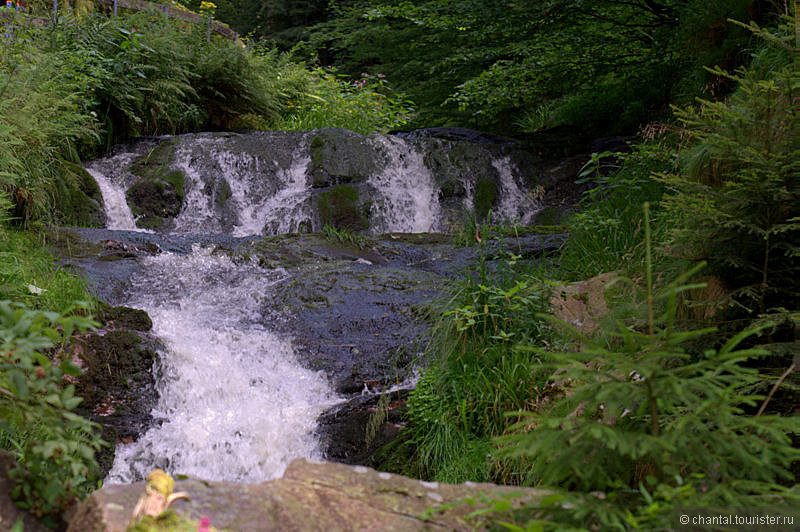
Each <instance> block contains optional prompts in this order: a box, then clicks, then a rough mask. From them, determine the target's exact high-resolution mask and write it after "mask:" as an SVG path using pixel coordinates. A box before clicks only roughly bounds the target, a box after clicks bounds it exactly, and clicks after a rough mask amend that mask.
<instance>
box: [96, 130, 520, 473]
mask: <svg viewBox="0 0 800 532" xmlns="http://www.w3.org/2000/svg"><path fill="white" fill-rule="evenodd" d="M311 139H312V134H304V133H289V132H287V133H280V134H279V133H255V134H252V136H244V135H235V134H233V135H226V134H222V135H217V134H200V135H196V136H187V137H179V138H177V139H175V140H174V141H171V142H173V144H170V145H169V146H173V147H174V154H173V155H172V156H171V157H172V158H171V159H169V162H168V163H167V164H169V165H170V167H171V168H170V169H171V170H175V171H180V172H181V173H182V175H183V178H184V179H183V190H184V198H183V202H182V206H181V210H180V213H179V214H178V216H177V217H175V219H173V220H167V221H166V222H165V223H164V225H163V226H162V229H161V231H162V232H161V233H160V234H159V235H156V236H155V237H154V238H156V239H158V238H161V239H170V238H178V237H176V236H174V235H173V236H170V235H168V234H165V233H164V231H165V230H169V231H171V232H173V233H178V234H180V235H181V236H180V238H181V239H183V240H182V241H190V242H196V241H198V240H202V241H203V242H223V241H224V242H229V241H230V240H231V237H243V236H249V235H267V234H281V233H287V232H293V231H299V230H303V229H304V228H305V227H310V226H311V223H312V220H314V218H315V216H314V215H313V214H312V208H313V207H314V201H315V200H314V197H315V196H314V194H316V193H318V192H317V191H316V190H315V189H314V188H313V187H312V181H314V179H312V178H311V176H312V174H313V172H314V168H316V169H317V170H319V166H318V165H319V164H320V162H319V154H317V159H314V161H315V162H312V156H311V149H310V146H311V144H312V142H311ZM363 139H364V140H363V141H359V142H361V143H362V144H360V146H362V147H363V148H364V149H365V150H368V151H369V156H368V157H367V159H368V160H373V161H378V163H377V165H376V166H374V167H370V168H372V169H371V170H369V171H365V173H363V174H361V175H359V176H355V177H354V176H352V175H349V174H347V173H343V174H342V176H344V177H343V178H345V179H349V181H345V183H347V184H348V186H351V187H354V188H356V187H358V190H359V194H368V195H369V197H368V198H366V197H362V198H361V199H367V200H368V203H365V205H369V204H371V206H370V208H369V213H370V215H369V217H370V219H369V228H370V231H371V232H373V233H383V232H409V233H419V232H427V231H437V230H441V228H442V226H443V220H444V218H445V216H444V212H443V207H442V205H441V204H440V197H439V196H440V188H441V187H440V185H438V184H437V179H439V180H441V179H456V180H459V179H463V180H464V181H463V185H464V186H463V190H464V191H465V194H466V197H465V198H464V200H465V201H466V202H467V203H466V204H465V205H464V208H471V205H472V195H473V194H474V190H475V188H474V180H475V176H474V175H472V174H473V172H475V171H477V169H476V168H475V167H473V166H471V163H470V161H479V163H475V164H476V165H477V166H481V171H483V173H484V174H487V173H488V174H491V179H493V180H495V181H496V182H498V184H499V187H498V188H499V199H500V201H499V204H498V205H497V209H496V213H497V214H498V216H499V217H502V218H505V219H509V220H523V221H524V220H525V219H526V216H528V213H532V212H535V207H536V205H535V203H534V202H532V200H531V198H530V196H529V195H526V194H525V193H523V192H522V190H521V187H520V186H519V185H518V184H517V181H516V180H515V176H514V168H513V163H512V162H511V161H510V160H509V159H508V158H499V159H498V158H495V157H490V156H489V155H487V154H486V153H481V155H480V157H476V156H473V158H472V159H469V158H465V159H457V157H459V155H458V154H459V153H462V152H456V155H454V157H456V159H454V160H452V161H450V160H449V159H448V157H449V156H450V155H449V152H447V153H446V154H445V155H442V154H441V153H440V154H439V155H438V157H440V160H442V161H445V162H443V163H442V164H443V165H445V166H443V167H440V168H439V170H437V172H438V173H436V175H434V171H432V170H431V169H430V168H429V167H428V166H427V165H426V157H425V156H424V155H423V149H424V148H422V147H420V146H419V145H417V144H415V143H413V142H409V141H406V140H402V139H399V138H396V137H390V136H369V137H363ZM154 146H155V143H154V142H152V141H151V142H150V143H149V144H144V145H142V146H139V145H137V147H136V149H130V150H128V151H127V152H122V153H120V154H117V155H115V156H113V157H110V158H107V159H101V160H98V161H95V162H93V163H92V164H91V165H90V166H89V167H88V168H87V169H88V170H89V172H90V173H91V174H92V175H93V176H94V177H95V179H96V180H97V182H98V184H99V185H100V187H101V191H102V194H103V199H104V202H105V207H106V214H107V219H108V228H109V229H119V230H129V231H130V230H138V229H136V226H135V223H134V218H133V216H132V215H131V211H130V208H129V207H128V205H127V203H126V201H125V189H126V187H127V186H130V185H131V184H132V183H133V182H134V181H135V180H136V179H141V178H140V177H137V176H134V175H133V174H131V173H130V172H129V171H127V170H126V167H127V166H129V165H130V164H131V163H133V162H134V161H135V159H136V158H137V157H139V156H141V155H143V154H144V153H146V152H147V149H150V148H152V147H154ZM438 146H439V149H442V150H446V149H449V148H448V147H447V146H443V145H438ZM425 154H426V155H427V152H425ZM350 156H357V155H352V154H351V155H350ZM335 157H342V158H343V159H339V162H341V161H342V160H345V161H346V157H347V155H344V154H343V153H342V152H336V155H335ZM465 161H466V162H465ZM315 164H316V165H317V166H315ZM354 167H359V168H361V167H364V166H363V165H362V166H358V165H356V166H354ZM442 168H444V170H442ZM492 168H493V169H494V170H493V169H492ZM458 172H462V173H460V174H459V173H458ZM444 174H446V175H445V177H444V178H443V177H442V175H444ZM453 176H455V177H453ZM337 179H339V177H338V176H337V177H331V181H330V182H328V183H326V184H325V185H323V186H336V185H337V183H340V182H341V181H337ZM317 186H319V185H317ZM458 201H461V199H459V200H458ZM192 235H202V238H201V237H200V236H192ZM165 249H169V248H165ZM181 249H185V248H181ZM215 249H216V247H215V246H207V247H201V246H199V245H197V244H195V245H194V247H193V248H192V250H191V252H190V253H186V254H183V255H181V254H172V253H162V254H160V255H157V256H153V257H146V258H140V259H139V268H138V269H137V271H136V273H134V274H133V277H132V278H131V282H130V287H129V290H128V292H127V296H126V297H127V300H126V301H116V303H124V304H127V305H129V306H132V307H135V308H140V309H143V310H145V311H147V313H148V314H149V315H150V317H151V318H152V320H153V324H154V325H153V331H154V333H155V334H156V335H158V336H159V338H160V339H161V340H162V341H163V343H164V345H165V346H166V351H165V352H164V353H162V356H161V359H160V360H159V362H158V364H157V368H156V369H157V370H158V371H157V374H158V378H157V389H158V393H159V399H158V404H157V407H156V408H155V410H154V411H153V417H154V418H155V419H156V420H157V422H158V424H157V425H156V426H153V427H151V428H150V429H149V430H148V431H147V432H146V433H144V434H142V435H141V436H140V437H139V439H138V440H137V441H135V442H133V443H128V444H122V445H119V446H117V449H116V456H115V462H114V465H113V467H112V470H111V472H110V473H109V481H111V482H129V481H133V480H138V479H140V478H142V477H143V476H144V475H146V474H147V472H148V471H150V470H151V469H152V468H154V467H161V468H163V469H166V470H167V471H169V472H172V473H183V474H190V475H193V476H196V477H200V478H205V479H208V480H229V481H259V480H264V479H268V478H273V477H276V476H279V475H280V474H282V471H283V469H284V468H285V466H286V465H288V463H289V461H290V460H291V459H292V458H295V457H315V456H317V455H318V454H319V450H318V448H317V445H318V442H317V441H316V438H315V436H314V431H315V428H316V423H317V418H318V416H319V415H320V414H321V413H322V412H323V411H324V410H325V409H326V408H328V407H330V406H332V405H333V404H335V403H336V402H337V401H338V400H339V398H338V397H336V396H335V395H334V394H333V392H332V390H331V389H330V386H329V384H328V382H327V380H326V378H325V377H324V376H322V375H321V374H319V373H317V372H314V371H310V370H306V369H304V368H303V367H301V366H300V364H299V363H298V362H297V360H296V357H295V354H294V351H293V348H292V345H291V341H290V340H288V339H286V338H282V337H279V336H277V335H276V334H274V333H273V332H271V331H270V328H269V326H268V325H269V321H270V319H271V318H270V316H268V315H265V314H264V312H265V311H264V310H263V309H265V308H269V307H270V303H269V300H270V298H271V297H272V296H271V294H273V292H274V290H275V289H276V288H277V287H278V285H279V284H280V283H283V282H286V280H287V278H288V277H289V274H287V273H286V272H284V271H282V270H280V269H278V270H266V269H264V268H261V267H259V266H258V265H256V264H253V263H250V262H247V261H244V262H236V261H234V260H232V259H231V258H230V257H228V256H226V255H225V254H222V253H218V252H215Z"/></svg>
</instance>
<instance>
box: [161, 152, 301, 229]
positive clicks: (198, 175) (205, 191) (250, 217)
mask: <svg viewBox="0 0 800 532" xmlns="http://www.w3.org/2000/svg"><path fill="white" fill-rule="evenodd" d="M310 162H311V157H310V156H309V154H308V147H307V142H306V140H305V139H303V138H302V137H301V138H299V139H298V141H297V146H295V147H294V148H293V149H292V151H291V152H290V157H289V162H288V164H286V165H285V166H283V165H282V164H281V163H280V162H279V161H277V160H275V159H271V158H269V157H266V156H265V155H263V154H261V155H252V154H249V153H243V152H233V151H230V150H227V149H225V148H224V146H220V143H219V139H216V138H213V137H210V138H200V139H197V140H196V141H195V142H193V143H187V144H185V145H182V146H181V147H180V148H178V150H177V153H176V164H175V166H176V167H177V168H178V169H180V170H181V172H183V175H184V176H185V184H184V187H185V194H186V195H185V198H184V205H183V208H182V209H181V212H180V214H179V215H178V216H177V218H176V219H175V224H174V229H173V230H174V231H175V232H179V233H198V232H203V233H217V234H220V233H230V234H232V235H233V236H249V235H275V234H282V233H290V232H296V231H299V230H300V229H301V227H302V225H303V224H308V225H309V226H310V219H309V215H310V212H309V211H310V205H309V203H310V200H311V186H310V185H309V183H308V177H307V174H308V165H309V163H310ZM223 205H224V206H223Z"/></svg>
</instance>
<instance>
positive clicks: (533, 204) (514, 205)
mask: <svg viewBox="0 0 800 532" xmlns="http://www.w3.org/2000/svg"><path fill="white" fill-rule="evenodd" d="M492 166H493V167H494V169H495V170H497V174H498V176H499V178H500V187H499V193H500V194H499V195H500V198H499V204H498V206H497V210H496V212H495V216H496V219H498V220H500V221H504V222H514V223H519V224H522V225H526V224H529V223H530V221H531V220H532V219H533V217H534V216H535V215H536V213H537V212H539V210H541V205H540V204H539V202H538V201H537V200H536V198H535V197H534V196H533V195H532V194H531V193H530V192H528V191H525V190H523V188H522V187H520V186H519V185H518V184H517V181H516V179H515V177H514V168H513V164H512V162H511V159H510V158H508V157H501V158H495V159H492Z"/></svg>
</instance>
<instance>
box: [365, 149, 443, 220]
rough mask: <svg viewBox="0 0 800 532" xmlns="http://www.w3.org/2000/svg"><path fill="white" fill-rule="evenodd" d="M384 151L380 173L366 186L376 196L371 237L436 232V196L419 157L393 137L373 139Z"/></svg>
mask: <svg viewBox="0 0 800 532" xmlns="http://www.w3.org/2000/svg"><path fill="white" fill-rule="evenodd" d="M373 142H375V143H376V144H377V145H378V146H379V147H380V148H382V150H383V151H384V156H385V159H386V162H385V164H384V168H383V171H382V172H380V173H377V174H375V175H372V176H370V178H369V180H368V181H367V183H368V184H369V185H371V186H372V187H374V188H375V190H376V192H377V194H376V197H375V199H374V203H373V209H372V213H373V215H372V220H370V230H371V231H372V232H373V233H388V232H397V233H424V232H430V231H436V230H439V229H440V226H439V222H440V215H441V213H440V207H439V192H438V190H437V188H436V184H435V183H434V180H433V176H432V175H431V172H430V170H429V169H428V168H427V166H425V162H424V160H423V156H422V153H420V152H419V151H417V150H416V149H415V148H414V146H413V145H410V144H408V143H406V142H405V141H403V140H401V139H399V138H396V137H376V138H375V139H374V140H373Z"/></svg>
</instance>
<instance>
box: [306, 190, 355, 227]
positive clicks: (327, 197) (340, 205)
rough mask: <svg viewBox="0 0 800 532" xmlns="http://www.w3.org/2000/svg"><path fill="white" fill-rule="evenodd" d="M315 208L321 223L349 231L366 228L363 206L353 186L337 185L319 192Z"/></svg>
mask: <svg viewBox="0 0 800 532" xmlns="http://www.w3.org/2000/svg"><path fill="white" fill-rule="evenodd" d="M317 208H318V209H319V218H320V221H321V222H322V225H330V226H331V227H336V228H337V229H349V230H351V231H362V230H364V229H366V228H367V218H366V215H365V212H364V209H363V206H361V205H359V202H358V191H357V190H356V189H355V187H352V186H350V185H339V186H336V187H333V188H332V189H330V190H326V191H325V192H322V193H320V195H319V198H318V199H317Z"/></svg>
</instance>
